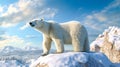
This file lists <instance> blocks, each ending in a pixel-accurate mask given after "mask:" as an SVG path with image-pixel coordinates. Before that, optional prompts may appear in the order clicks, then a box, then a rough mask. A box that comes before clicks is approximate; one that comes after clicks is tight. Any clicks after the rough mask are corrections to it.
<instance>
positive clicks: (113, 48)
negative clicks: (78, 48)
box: [90, 27, 120, 63]
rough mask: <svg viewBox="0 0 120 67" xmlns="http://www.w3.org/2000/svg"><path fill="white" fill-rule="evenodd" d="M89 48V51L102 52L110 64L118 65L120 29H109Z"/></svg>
mask: <svg viewBox="0 0 120 67" xmlns="http://www.w3.org/2000/svg"><path fill="white" fill-rule="evenodd" d="M90 46H91V47H90V48H91V51H96V52H103V53H104V54H105V55H106V56H107V57H108V58H109V59H110V60H111V61H112V62H114V63H120V28H117V27H109V28H108V29H106V30H105V31H104V32H103V34H101V35H99V36H98V37H97V39H96V40H95V41H93V42H92V43H91V45H90Z"/></svg>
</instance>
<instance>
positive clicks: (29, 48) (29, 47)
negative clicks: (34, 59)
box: [23, 46, 40, 51]
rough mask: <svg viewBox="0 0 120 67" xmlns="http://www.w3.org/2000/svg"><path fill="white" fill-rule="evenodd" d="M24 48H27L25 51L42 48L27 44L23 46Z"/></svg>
mask: <svg viewBox="0 0 120 67" xmlns="http://www.w3.org/2000/svg"><path fill="white" fill-rule="evenodd" d="M23 50H25V51H31V50H40V48H38V47H34V46H25V47H24V48H23Z"/></svg>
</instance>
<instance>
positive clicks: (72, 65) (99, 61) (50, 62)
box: [30, 52, 113, 67]
mask: <svg viewBox="0 0 120 67" xmlns="http://www.w3.org/2000/svg"><path fill="white" fill-rule="evenodd" d="M110 66H113V65H112V63H111V62H110V61H109V60H108V58H107V57H106V56H105V55H104V54H102V53H85V52H68V53H62V54H49V55H47V56H41V57H39V58H38V60H36V61H35V62H34V63H32V64H31V66H30V67H110Z"/></svg>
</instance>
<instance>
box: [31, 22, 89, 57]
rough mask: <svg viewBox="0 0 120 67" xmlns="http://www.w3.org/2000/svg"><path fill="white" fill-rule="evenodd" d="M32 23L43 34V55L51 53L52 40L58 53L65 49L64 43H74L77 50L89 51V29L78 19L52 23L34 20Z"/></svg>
mask: <svg viewBox="0 0 120 67" xmlns="http://www.w3.org/2000/svg"><path fill="white" fill-rule="evenodd" d="M31 23H32V24H33V25H34V26H33V27H34V28H35V29H37V30H38V31H40V32H42V34H43V55H46V54H48V53H49V50H50V47H51V42H52V41H54V43H55V46H56V49H57V52H58V53H62V52H63V51H64V44H72V45H73V48H74V51H76V52H78V51H86V52H87V51H89V42H88V34H87V30H86V29H85V27H84V26H83V25H81V24H80V22H78V21H70V22H66V23H51V22H46V21H43V20H34V21H32V22H31Z"/></svg>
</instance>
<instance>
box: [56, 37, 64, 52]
mask: <svg viewBox="0 0 120 67" xmlns="http://www.w3.org/2000/svg"><path fill="white" fill-rule="evenodd" d="M54 42H55V46H56V49H57V53H62V52H64V44H63V41H62V40H60V39H55V40H54Z"/></svg>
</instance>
